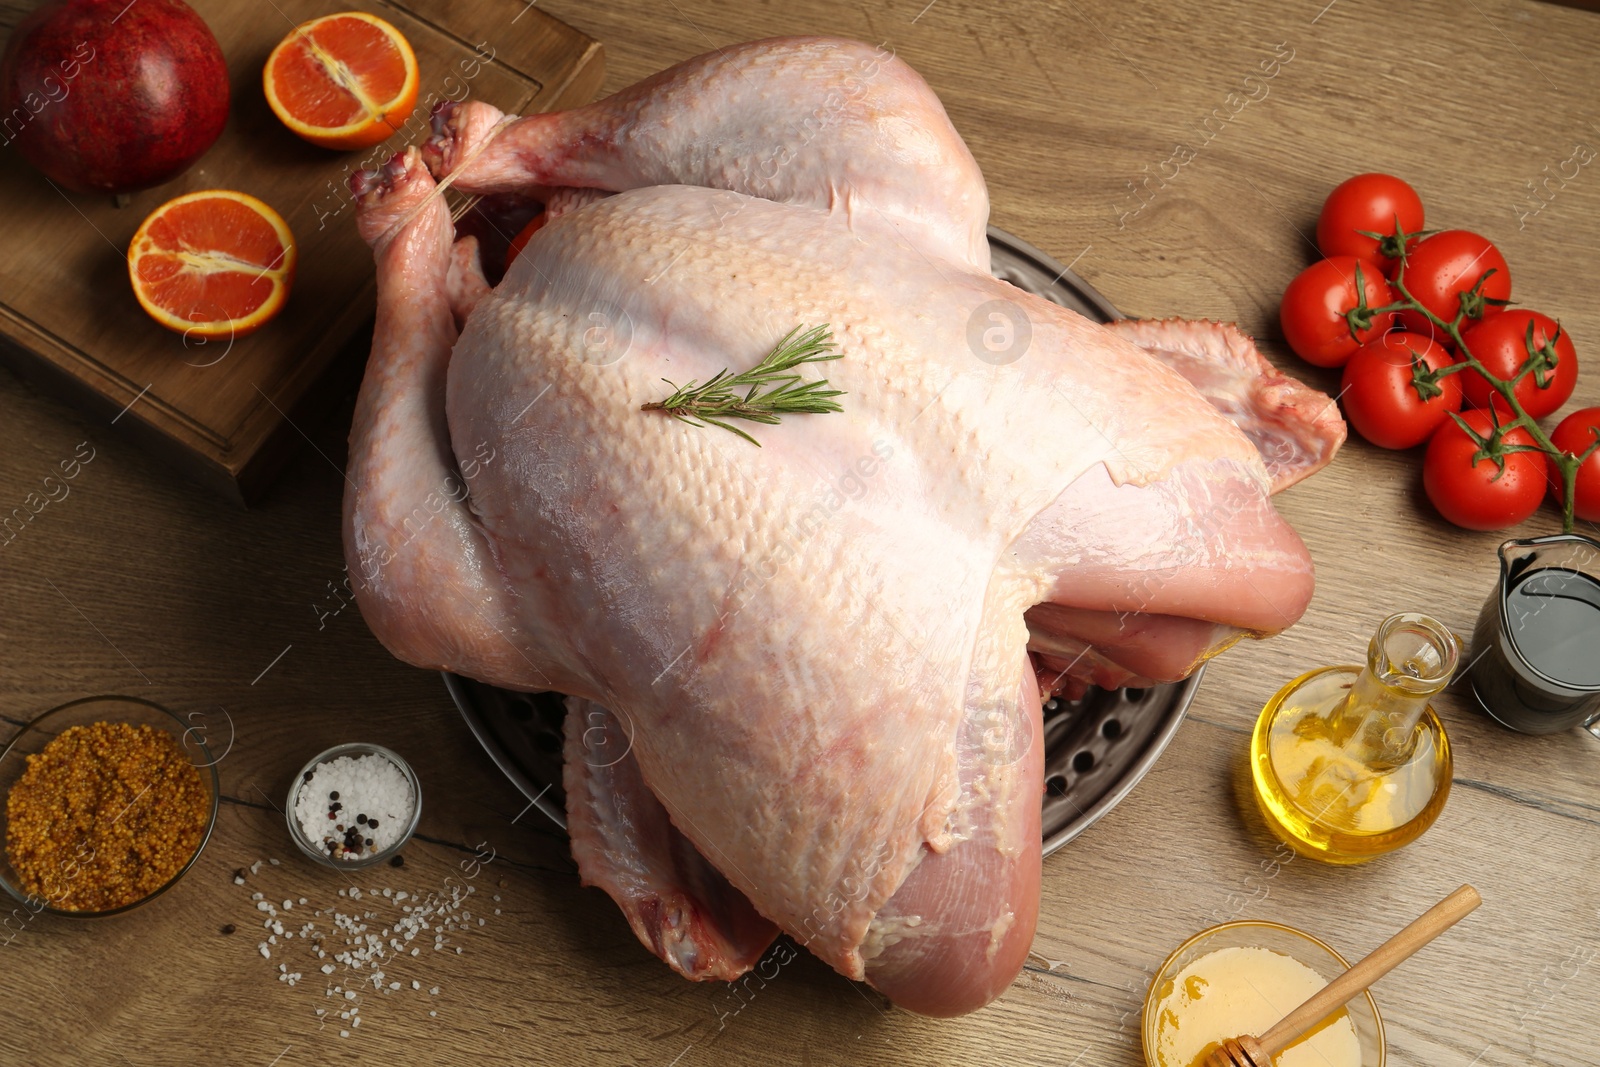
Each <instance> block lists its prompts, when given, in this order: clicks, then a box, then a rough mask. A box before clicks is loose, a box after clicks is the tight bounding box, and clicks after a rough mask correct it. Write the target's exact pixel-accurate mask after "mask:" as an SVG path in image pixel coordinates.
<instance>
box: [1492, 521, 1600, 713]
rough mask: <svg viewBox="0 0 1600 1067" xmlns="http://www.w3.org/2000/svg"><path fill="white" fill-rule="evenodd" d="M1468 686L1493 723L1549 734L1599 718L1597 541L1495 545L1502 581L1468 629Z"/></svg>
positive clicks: (1562, 537) (1561, 537)
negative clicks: (1498, 552) (1470, 639)
mask: <svg viewBox="0 0 1600 1067" xmlns="http://www.w3.org/2000/svg"><path fill="white" fill-rule="evenodd" d="M1468 662H1469V663H1471V665H1472V669H1471V676H1472V691H1473V693H1474V694H1475V695H1476V696H1477V698H1478V703H1479V705H1480V706H1481V707H1482V708H1483V710H1484V711H1486V712H1488V713H1489V715H1490V716H1492V717H1493V718H1494V719H1495V720H1496V721H1497V722H1499V723H1500V724H1501V725H1503V726H1508V727H1510V728H1511V729H1513V730H1518V731H1521V732H1522V733H1525V734H1553V733H1559V732H1560V731H1562V730H1570V729H1572V728H1573V727H1574V726H1581V725H1585V724H1587V723H1589V722H1591V721H1593V720H1594V719H1595V718H1596V717H1597V715H1600V542H1596V541H1593V540H1591V539H1590V538H1587V537H1584V536H1582V535H1580V534H1557V535H1555V536H1553V537H1535V538H1532V539H1531V540H1525V541H1507V542H1506V543H1505V544H1503V545H1501V546H1500V584H1499V585H1498V586H1497V587H1496V588H1495V590H1494V591H1493V592H1492V593H1490V594H1489V599H1488V601H1487V602H1486V603H1485V604H1484V606H1483V611H1482V612H1481V613H1480V614H1479V616H1478V625H1477V627H1476V629H1475V630H1474V631H1473V634H1472V649H1471V652H1470V653H1469V655H1468Z"/></svg>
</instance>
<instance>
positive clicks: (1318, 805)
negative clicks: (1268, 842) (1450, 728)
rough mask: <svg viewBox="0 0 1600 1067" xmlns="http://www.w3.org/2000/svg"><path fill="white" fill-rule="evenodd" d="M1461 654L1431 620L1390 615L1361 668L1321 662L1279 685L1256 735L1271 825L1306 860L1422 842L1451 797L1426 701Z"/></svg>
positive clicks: (1256, 771)
mask: <svg viewBox="0 0 1600 1067" xmlns="http://www.w3.org/2000/svg"><path fill="white" fill-rule="evenodd" d="M1459 659H1460V646H1459V644H1458V643H1457V641H1456V638H1455V635H1454V634H1452V633H1451V632H1450V631H1449V630H1448V629H1446V628H1445V627H1444V626H1442V625H1441V624H1439V623H1438V622H1435V621H1434V620H1433V619H1430V618H1428V617H1427V616H1426V615H1418V614H1414V613H1405V614H1399V615H1391V616H1389V617H1388V618H1387V619H1385V620H1383V622H1382V623H1381V624H1380V625H1379V627H1378V632H1377V633H1376V634H1374V635H1373V638H1372V641H1371V643H1370V644H1369V645H1368V646H1367V665H1366V668H1365V669H1362V668H1360V667H1355V666H1340V667H1322V668H1320V669H1318V670H1314V671H1309V672H1307V673H1305V674H1302V675H1301V676H1300V677H1298V678H1296V679H1295V680H1294V681H1292V682H1290V683H1289V684H1288V685H1286V686H1284V687H1283V688H1282V689H1280V690H1279V691H1278V693H1277V695H1276V696H1274V697H1273V698H1272V699H1271V700H1270V701H1268V702H1267V706H1266V707H1265V708H1263V709H1262V712H1261V718H1260V719H1258V720H1257V721H1256V728H1255V732H1254V734H1253V735H1252V736H1251V739H1250V772H1251V779H1252V784H1253V786H1254V791H1255V797H1256V802H1257V804H1258V805H1259V806H1260V808H1261V813H1262V815H1263V816H1265V817H1266V820H1267V825H1268V827H1269V828H1270V829H1271V830H1272V832H1273V833H1274V834H1276V835H1277V836H1278V837H1279V838H1281V839H1282V840H1283V841H1284V842H1285V843H1286V844H1288V845H1289V846H1290V847H1291V848H1293V849H1294V850H1295V851H1296V852H1298V853H1299V854H1300V855H1302V856H1308V857H1310V858H1312V859H1316V860H1321V861H1322V862H1324V863H1335V864H1355V863H1364V862H1366V861H1367V860H1370V859H1372V858H1373V857H1375V856H1381V855H1383V854H1384V853H1386V852H1391V851H1393V850H1394V849H1397V848H1400V847H1402V846H1404V845H1408V844H1410V843H1411V842H1412V841H1415V840H1416V839H1417V838H1418V837H1420V836H1421V835H1422V833H1423V832H1424V831H1425V830H1427V829H1428V827H1430V826H1432V825H1433V823H1434V820H1435V819H1437V818H1438V817H1439V812H1440V811H1442V810H1443V809H1444V803H1445V799H1446V798H1447V797H1448V796H1449V794H1450V778H1451V762H1450V742H1449V740H1448V739H1447V738H1446V737H1445V732H1444V724H1443V723H1441V722H1440V721H1439V717H1438V716H1437V715H1436V714H1434V711H1433V709H1432V708H1431V707H1430V706H1429V703H1428V702H1429V700H1430V699H1431V698H1432V697H1433V696H1434V695H1435V694H1437V693H1438V692H1439V691H1440V690H1442V689H1444V687H1445V686H1446V685H1448V684H1449V682H1450V678H1451V676H1452V675H1453V674H1454V673H1455V670H1456V664H1457V662H1458V661H1459Z"/></svg>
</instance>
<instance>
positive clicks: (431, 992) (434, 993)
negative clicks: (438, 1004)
mask: <svg viewBox="0 0 1600 1067" xmlns="http://www.w3.org/2000/svg"><path fill="white" fill-rule="evenodd" d="M428 995H429V996H434V997H436V996H438V995H439V987H438V986H434V987H433V988H432V989H430V990H428Z"/></svg>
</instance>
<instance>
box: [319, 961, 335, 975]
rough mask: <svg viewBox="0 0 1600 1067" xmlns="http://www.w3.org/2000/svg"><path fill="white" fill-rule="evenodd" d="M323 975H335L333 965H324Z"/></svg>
mask: <svg viewBox="0 0 1600 1067" xmlns="http://www.w3.org/2000/svg"><path fill="white" fill-rule="evenodd" d="M322 973H323V974H332V973H333V964H331V963H324V964H323V965H322Z"/></svg>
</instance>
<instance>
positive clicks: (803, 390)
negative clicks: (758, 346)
mask: <svg viewBox="0 0 1600 1067" xmlns="http://www.w3.org/2000/svg"><path fill="white" fill-rule="evenodd" d="M801 329H802V327H799V326H796V327H795V328H794V329H792V330H790V331H789V332H788V333H786V334H784V336H783V340H781V341H779V342H778V343H777V344H775V345H773V346H772V351H771V352H768V353H767V354H766V356H765V357H764V358H763V359H762V360H761V362H760V363H757V364H756V365H755V366H754V367H752V368H750V369H749V370H747V371H743V372H741V373H739V374H733V373H732V372H730V371H727V370H720V371H718V372H717V373H716V374H714V375H712V377H711V379H710V380H709V381H707V382H706V383H705V384H704V385H701V384H700V383H698V382H692V381H691V382H690V383H689V384H688V385H684V386H679V385H677V384H675V383H673V382H670V381H667V379H665V378H663V379H661V380H662V381H664V382H667V384H668V385H670V386H672V388H673V390H674V391H673V393H672V395H671V396H669V397H667V398H666V399H665V400H652V401H651V402H650V403H648V404H643V405H641V406H640V408H639V410H640V411H665V412H666V413H667V414H669V415H671V416H672V417H673V418H675V419H677V420H679V421H680V422H686V423H688V424H689V425H690V426H720V427H722V428H723V429H724V430H729V431H731V432H733V433H736V434H738V435H739V436H740V437H742V438H744V439H745V440H746V441H749V442H750V443H751V444H753V445H755V446H756V447H757V448H760V447H761V442H760V441H757V440H756V439H755V438H754V437H751V436H750V435H749V434H747V433H745V432H744V431H743V430H741V429H739V428H738V427H737V426H730V425H729V424H728V423H727V422H725V421H723V420H725V419H744V420H746V421H748V422H764V423H767V424H768V425H774V424H776V423H777V421H778V419H779V418H780V417H781V416H783V415H820V414H822V413H823V412H828V411H843V410H844V409H843V408H841V407H840V406H839V405H838V404H837V403H836V402H835V401H834V400H833V398H834V397H836V396H843V395H844V391H843V390H842V389H829V388H828V382H827V380H826V379H823V380H820V381H815V382H808V381H806V380H805V379H803V378H801V377H800V376H799V375H798V374H793V373H790V372H791V371H793V370H794V368H796V367H798V366H800V364H802V363H825V362H827V361H828V360H830V359H838V358H839V357H840V356H842V355H843V354H844V353H842V352H838V351H835V350H834V347H833V333H832V331H831V330H830V329H829V327H828V326H826V325H823V326H813V327H812V328H811V329H809V330H806V331H805V332H804V333H801V332H800V331H801ZM741 389H743V390H746V391H745V393H744V395H743V396H740V395H739V393H738V390H741ZM763 390H765V391H764V392H763Z"/></svg>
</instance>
